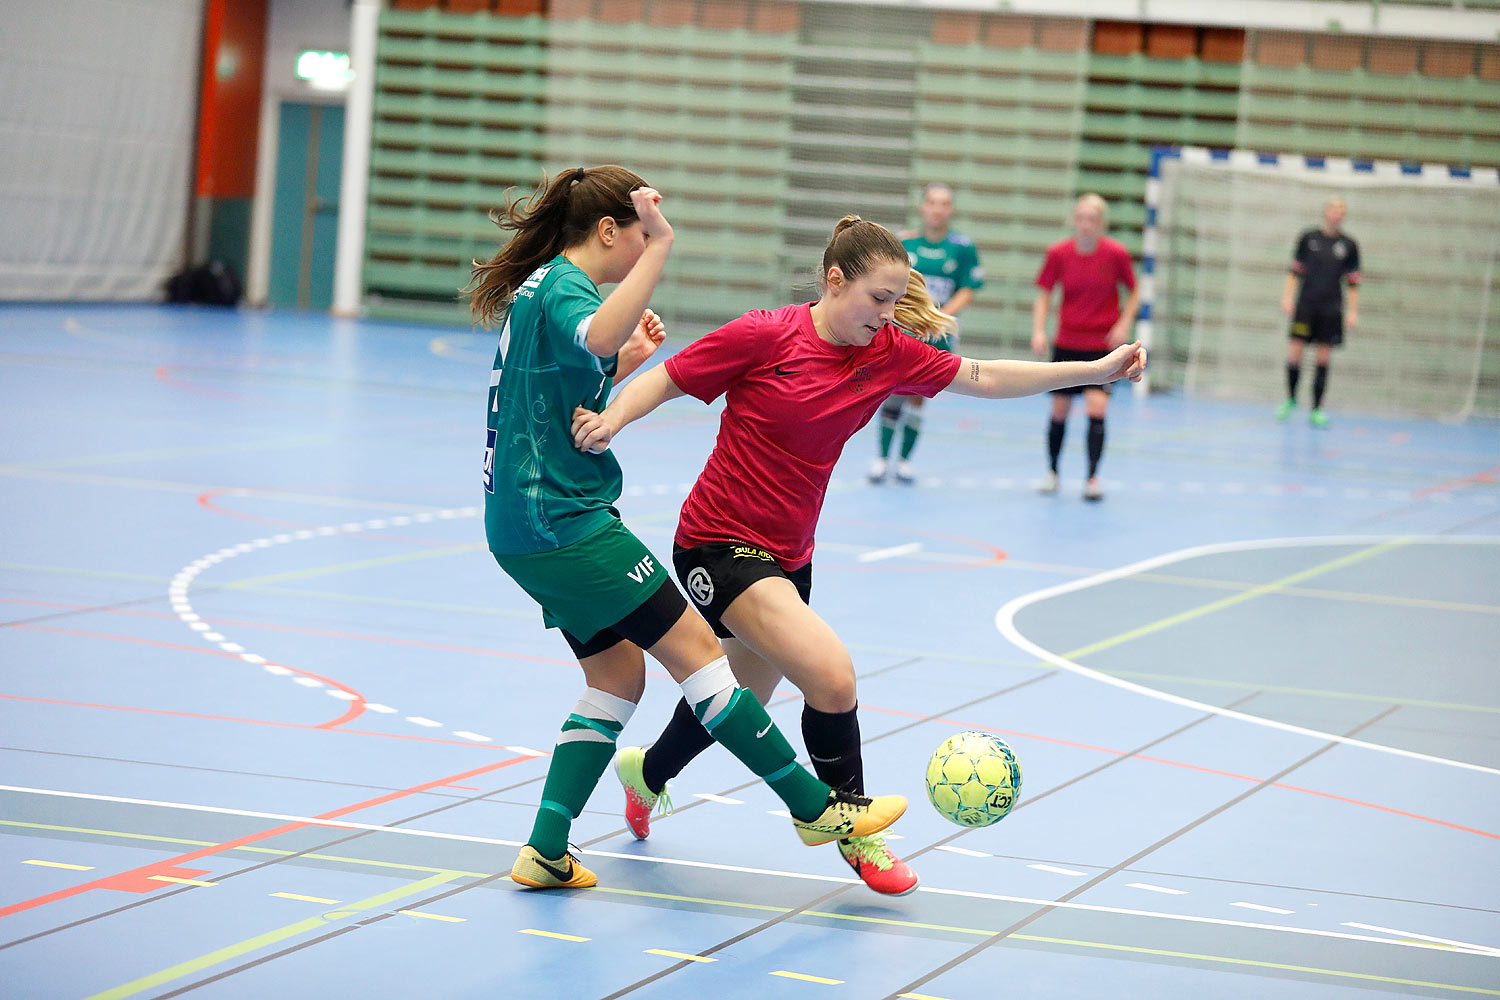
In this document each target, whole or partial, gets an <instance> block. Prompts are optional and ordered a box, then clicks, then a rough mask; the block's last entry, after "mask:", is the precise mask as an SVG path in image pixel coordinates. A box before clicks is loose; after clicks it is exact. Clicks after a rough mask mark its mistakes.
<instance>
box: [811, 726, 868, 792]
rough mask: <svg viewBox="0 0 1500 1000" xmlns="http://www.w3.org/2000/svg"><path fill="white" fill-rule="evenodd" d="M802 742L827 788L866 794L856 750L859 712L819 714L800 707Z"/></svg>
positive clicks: (862, 771) (857, 750)
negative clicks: (805, 745)
mask: <svg viewBox="0 0 1500 1000" xmlns="http://www.w3.org/2000/svg"><path fill="white" fill-rule="evenodd" d="M802 740H803V742H805V743H806V744H807V753H808V756H810V757H811V758H812V765H813V770H814V771H816V772H817V774H818V778H819V779H820V780H821V781H822V782H823V783H824V784H826V785H828V786H829V787H830V788H835V789H842V790H844V791H846V792H853V793H855V794H856V795H863V794H864V793H865V762H864V758H863V757H862V756H861V755H860V748H859V709H858V708H851V709H850V710H849V711H847V712H820V711H818V710H817V709H816V708H812V707H810V706H807V705H804V706H803V707H802Z"/></svg>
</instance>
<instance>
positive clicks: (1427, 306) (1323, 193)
mask: <svg viewBox="0 0 1500 1000" xmlns="http://www.w3.org/2000/svg"><path fill="white" fill-rule="evenodd" d="M1333 197H1338V198H1341V199H1342V200H1343V201H1344V202H1345V204H1346V205H1347V207H1348V215H1347V218H1346V221H1345V223H1344V231H1345V232H1346V234H1347V235H1349V236H1350V237H1351V238H1353V239H1354V240H1355V241H1357V243H1358V245H1359V255H1360V265H1361V275H1362V277H1363V282H1362V284H1361V286H1360V301H1359V323H1358V325H1357V326H1356V327H1354V328H1353V329H1351V330H1348V331H1347V332H1346V334H1345V337H1344V346H1343V347H1342V348H1339V349H1338V351H1337V352H1336V356H1337V360H1336V362H1335V364H1334V366H1333V368H1334V376H1333V386H1334V388H1333V390H1332V391H1331V393H1330V408H1332V409H1339V410H1345V411H1348V412H1362V413H1370V414H1386V415H1402V416H1428V417H1437V418H1441V419H1447V420H1462V419H1465V418H1466V417H1468V416H1470V415H1473V414H1475V413H1476V412H1478V413H1481V414H1483V415H1487V416H1494V415H1497V414H1493V413H1489V412H1488V410H1489V409H1492V408H1494V407H1493V404H1490V405H1488V406H1486V405H1481V406H1479V407H1477V408H1476V398H1477V396H1478V392H1479V385H1480V375H1481V370H1482V368H1483V367H1484V365H1483V360H1484V359H1483V353H1484V349H1485V340H1486V334H1487V333H1490V340H1491V342H1492V346H1491V349H1492V350H1493V344H1494V343H1495V342H1500V336H1496V335H1497V334H1500V330H1496V329H1495V327H1496V326H1497V325H1500V317H1497V316H1496V315H1495V314H1494V312H1493V311H1492V309H1491V297H1492V295H1491V293H1492V289H1493V285H1494V280H1495V277H1496V272H1497V270H1500V268H1497V266H1496V265H1497V260H1496V258H1497V251H1500V171H1497V170H1495V169H1494V168H1486V169H1483V170H1480V169H1474V170H1467V169H1462V168H1455V167H1447V166H1433V165H1430V164H1402V163H1392V162H1384V161H1360V160H1349V159H1339V158H1336V157H1309V156H1302V155H1289V154H1268V153H1257V152H1253V151H1250V150H1238V149H1236V150H1208V149H1203V148H1199V147H1181V148H1175V147H1174V148H1158V149H1156V150H1154V151H1153V154H1152V162H1151V175H1150V177H1149V179H1148V180H1147V185H1146V228H1145V233H1144V240H1143V253H1142V258H1143V259H1142V265H1143V267H1142V270H1143V271H1144V278H1143V282H1142V285H1143V287H1142V294H1141V299H1142V309H1141V314H1140V320H1139V322H1138V324H1137V334H1138V336H1139V337H1140V338H1141V340H1142V341H1143V342H1144V343H1146V344H1147V346H1148V347H1149V348H1150V349H1151V351H1152V362H1151V369H1152V377H1153V379H1154V382H1153V383H1152V387H1153V388H1154V389H1172V388H1181V389H1182V390H1183V391H1184V392H1185V393H1187V394H1190V395H1195V396H1206V397H1213V398H1218V399H1226V400H1240V401H1247V402H1266V403H1270V402H1275V401H1277V400H1279V399H1281V398H1283V397H1284V396H1285V392H1286V379H1285V374H1284V373H1285V356H1286V346H1285V345H1286V339H1287V327H1288V323H1289V320H1288V319H1287V317H1285V316H1283V315H1282V313H1281V308H1280V303H1281V295H1282V287H1283V283H1284V281H1285V275H1286V274H1287V267H1288V264H1289V263H1290V262H1291V256H1292V250H1293V247H1294V246H1295V244H1296V241H1297V238H1298V236H1299V234H1300V233H1302V232H1303V231H1305V230H1307V229H1310V228H1314V227H1316V226H1318V225H1320V224H1321V221H1322V209H1323V206H1324V204H1325V203H1326V202H1327V201H1328V199H1330V198H1333ZM1303 365H1304V367H1307V368H1310V367H1311V365H1312V359H1311V357H1308V358H1307V359H1306V360H1304V362H1303Z"/></svg>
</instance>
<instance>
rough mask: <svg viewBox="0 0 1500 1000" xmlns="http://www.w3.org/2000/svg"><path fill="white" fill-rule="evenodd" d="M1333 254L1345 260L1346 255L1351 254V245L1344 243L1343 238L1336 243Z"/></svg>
mask: <svg viewBox="0 0 1500 1000" xmlns="http://www.w3.org/2000/svg"><path fill="white" fill-rule="evenodd" d="M1333 255H1334V256H1335V257H1337V258H1338V259H1339V260H1343V259H1344V258H1345V257H1347V256H1349V247H1348V246H1347V245H1346V244H1345V243H1344V241H1343V240H1339V241H1338V242H1336V243H1334V245H1333Z"/></svg>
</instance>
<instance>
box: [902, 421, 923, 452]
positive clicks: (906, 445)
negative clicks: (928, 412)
mask: <svg viewBox="0 0 1500 1000" xmlns="http://www.w3.org/2000/svg"><path fill="white" fill-rule="evenodd" d="M920 433H922V414H920V413H918V412H916V411H913V412H911V413H908V414H907V415H906V426H905V427H903V428H902V429H901V457H902V458H903V459H906V458H911V450H912V449H913V448H915V447H916V446H917V435H918V434H920Z"/></svg>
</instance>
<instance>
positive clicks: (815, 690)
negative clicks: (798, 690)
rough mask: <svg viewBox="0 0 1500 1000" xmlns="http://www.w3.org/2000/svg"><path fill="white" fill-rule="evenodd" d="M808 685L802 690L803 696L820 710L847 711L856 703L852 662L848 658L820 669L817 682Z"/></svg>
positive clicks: (831, 711)
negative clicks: (829, 667)
mask: <svg viewBox="0 0 1500 1000" xmlns="http://www.w3.org/2000/svg"><path fill="white" fill-rule="evenodd" d="M808 687H809V688H810V689H811V690H807V691H803V692H802V694H803V697H804V698H806V700H807V703H808V704H809V705H811V706H812V707H813V708H816V709H817V710H818V711H820V712H830V713H837V712H848V711H850V710H851V709H853V708H854V706H855V705H856V704H858V697H857V693H856V690H855V681H854V664H853V663H850V662H849V661H848V660H845V661H844V662H843V663H841V664H838V665H837V666H835V667H834V668H833V669H825V670H823V671H821V672H820V673H819V675H818V679H817V683H816V684H809V685H808Z"/></svg>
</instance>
